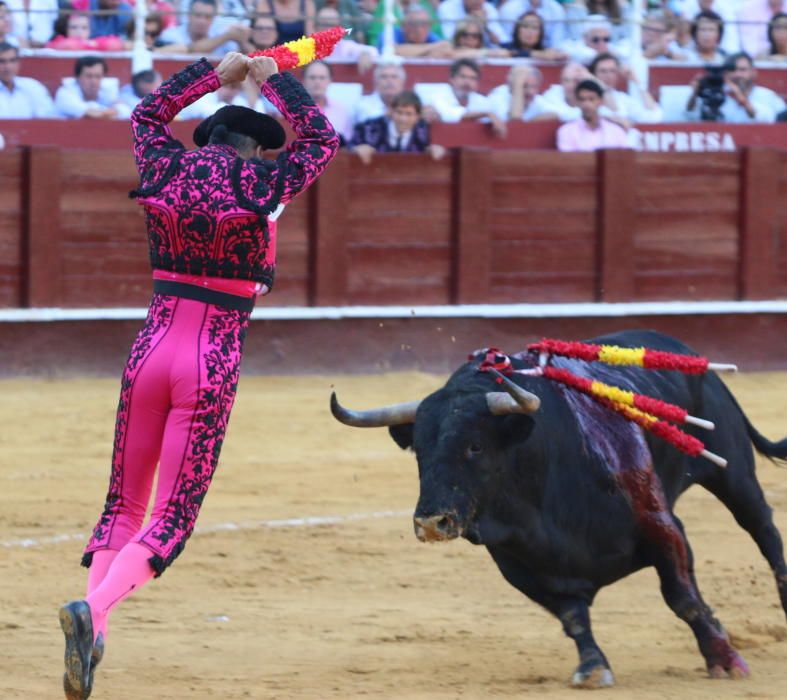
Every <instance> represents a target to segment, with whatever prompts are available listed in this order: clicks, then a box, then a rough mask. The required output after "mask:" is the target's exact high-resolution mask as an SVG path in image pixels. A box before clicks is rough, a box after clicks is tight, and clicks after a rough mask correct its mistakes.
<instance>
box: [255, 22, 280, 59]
mask: <svg viewBox="0 0 787 700" xmlns="http://www.w3.org/2000/svg"><path fill="white" fill-rule="evenodd" d="M278 43H279V30H278V29H276V21H275V20H274V19H273V17H272V16H271V15H255V16H254V18H253V19H252V20H251V33H250V35H249V45H250V48H251V51H250V52H249V53H251V52H253V51H263V50H265V49H269V48H270V47H271V46H275V45H276V44H278Z"/></svg>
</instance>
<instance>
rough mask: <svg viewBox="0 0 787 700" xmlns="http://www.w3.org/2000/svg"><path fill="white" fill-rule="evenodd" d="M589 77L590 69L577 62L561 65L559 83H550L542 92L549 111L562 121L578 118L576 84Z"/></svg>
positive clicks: (580, 114)
mask: <svg viewBox="0 0 787 700" xmlns="http://www.w3.org/2000/svg"><path fill="white" fill-rule="evenodd" d="M590 77H591V75H590V71H589V70H588V69H587V68H585V66H583V65H581V64H579V63H567V64H566V65H565V66H563V70H562V71H560V83H556V84H555V85H550V86H549V87H548V88H547V89H546V91H545V92H544V94H543V98H544V102H545V103H546V106H547V108H548V109H549V111H550V112H554V113H555V114H557V118H558V119H560V121H562V122H568V121H571V120H572V119H579V118H580V116H582V112H581V110H580V109H579V105H578V104H577V97H576V89H577V85H579V83H580V82H581V81H582V80H585V79H587V78H590Z"/></svg>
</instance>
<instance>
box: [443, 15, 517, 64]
mask: <svg viewBox="0 0 787 700" xmlns="http://www.w3.org/2000/svg"><path fill="white" fill-rule="evenodd" d="M451 43H452V44H453V47H454V54H453V55H454V57H455V58H473V59H475V60H483V59H485V58H508V57H509V56H510V55H511V54H510V53H509V52H508V51H507V50H506V49H504V48H499V47H496V46H489V45H488V44H487V41H486V36H485V33H484V24H483V22H481V21H480V20H479V19H477V18H475V17H467V18H465V19H463V20H462V21H461V22H459V24H457V25H456V33H455V34H454V39H453V41H452V42H451Z"/></svg>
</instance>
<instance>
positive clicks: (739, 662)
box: [708, 651, 750, 681]
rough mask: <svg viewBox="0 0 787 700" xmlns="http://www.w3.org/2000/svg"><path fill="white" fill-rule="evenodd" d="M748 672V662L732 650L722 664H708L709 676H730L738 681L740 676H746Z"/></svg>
mask: <svg viewBox="0 0 787 700" xmlns="http://www.w3.org/2000/svg"><path fill="white" fill-rule="evenodd" d="M749 673H750V671H749V664H747V663H746V662H745V661H744V660H743V657H742V656H741V655H740V654H739V653H738V652H737V651H733V653H732V656H731V657H730V658H729V660H728V661H727V662H726V663H724V664H723V665H722V664H714V665H713V666H708V675H709V676H710V677H711V678H732V679H733V680H736V681H738V680H741V679H742V678H748V677H749Z"/></svg>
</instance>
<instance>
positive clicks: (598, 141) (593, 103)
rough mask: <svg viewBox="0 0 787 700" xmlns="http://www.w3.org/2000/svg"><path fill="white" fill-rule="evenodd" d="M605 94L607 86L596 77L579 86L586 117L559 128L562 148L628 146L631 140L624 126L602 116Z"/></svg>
mask: <svg viewBox="0 0 787 700" xmlns="http://www.w3.org/2000/svg"><path fill="white" fill-rule="evenodd" d="M603 94H604V91H603V89H602V88H601V86H600V85H599V84H598V82H597V81H595V80H583V81H582V82H580V83H579V85H577V89H576V97H577V104H578V105H579V109H580V111H581V112H582V117H581V118H579V119H575V120H574V121H570V122H567V123H566V124H563V126H561V127H560V128H559V129H558V130H557V148H558V150H559V151H566V152H576V151H597V150H599V149H601V148H628V139H627V138H626V132H625V130H624V129H623V127H621V126H619V125H618V124H614V123H613V122H611V121H609V120H607V119H604V118H603V117H601V116H600V115H599V108H600V107H601V101H602V96H603Z"/></svg>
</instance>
